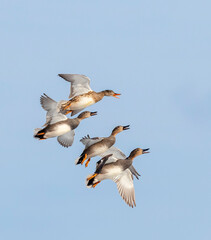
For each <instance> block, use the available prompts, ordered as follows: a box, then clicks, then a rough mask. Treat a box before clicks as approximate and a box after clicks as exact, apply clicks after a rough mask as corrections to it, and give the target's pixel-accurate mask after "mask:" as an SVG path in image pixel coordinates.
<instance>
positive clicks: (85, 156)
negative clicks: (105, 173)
mask: <svg viewBox="0 0 211 240" xmlns="http://www.w3.org/2000/svg"><path fill="white" fill-rule="evenodd" d="M86 158H87V154H85V155H84V158H83V160H82V161H81V165H82V164H83V163H84V161H85V160H86Z"/></svg>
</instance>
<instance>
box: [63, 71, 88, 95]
mask: <svg viewBox="0 0 211 240" xmlns="http://www.w3.org/2000/svg"><path fill="white" fill-rule="evenodd" d="M59 76H60V77H61V78H63V79H64V80H66V81H67V82H70V83H71V87H70V95H69V98H73V97H75V96H78V95H81V94H84V93H87V92H90V91H92V89H91V88H90V79H89V78H88V77H87V76H85V75H82V74H59Z"/></svg>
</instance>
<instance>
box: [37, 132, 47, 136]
mask: <svg viewBox="0 0 211 240" xmlns="http://www.w3.org/2000/svg"><path fill="white" fill-rule="evenodd" d="M44 134H45V133H44V132H41V133H37V136H39V135H44Z"/></svg>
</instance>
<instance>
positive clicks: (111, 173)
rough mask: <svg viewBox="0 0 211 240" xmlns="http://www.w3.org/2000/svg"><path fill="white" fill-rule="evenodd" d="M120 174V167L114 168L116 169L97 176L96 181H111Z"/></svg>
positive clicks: (113, 168)
mask: <svg viewBox="0 0 211 240" xmlns="http://www.w3.org/2000/svg"><path fill="white" fill-rule="evenodd" d="M105 166H106V165H105ZM120 174H122V169H121V167H120V166H116V167H112V168H110V169H109V172H108V173H105V174H99V175H97V179H98V180H99V181H102V180H105V179H111V180H113V179H114V178H115V177H117V176H119V175H120Z"/></svg>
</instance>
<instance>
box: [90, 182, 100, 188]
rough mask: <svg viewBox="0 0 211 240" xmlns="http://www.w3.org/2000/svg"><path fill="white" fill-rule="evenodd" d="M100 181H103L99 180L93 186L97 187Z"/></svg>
mask: <svg viewBox="0 0 211 240" xmlns="http://www.w3.org/2000/svg"><path fill="white" fill-rule="evenodd" d="M100 182H101V181H98V182H96V183H94V184H93V185H92V187H93V188H95V187H96V186H97V184H99V183H100Z"/></svg>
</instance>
